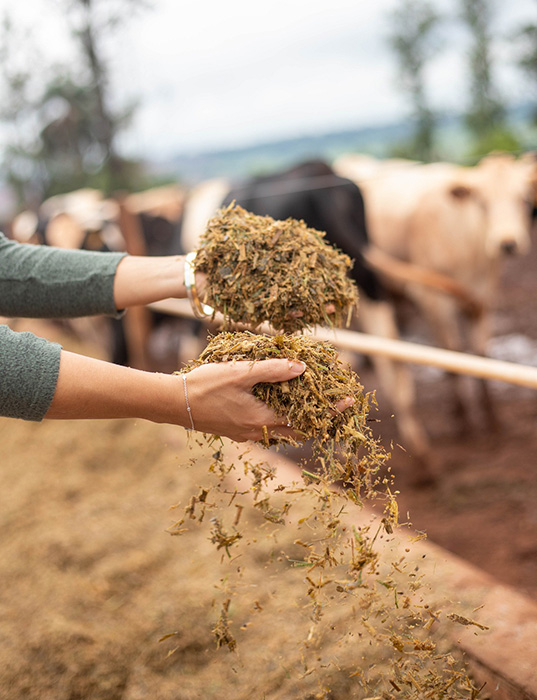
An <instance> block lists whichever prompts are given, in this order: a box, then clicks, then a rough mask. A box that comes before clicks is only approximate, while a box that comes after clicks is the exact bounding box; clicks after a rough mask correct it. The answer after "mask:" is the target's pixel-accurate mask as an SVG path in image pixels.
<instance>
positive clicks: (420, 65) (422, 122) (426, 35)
mask: <svg viewBox="0 0 537 700" xmlns="http://www.w3.org/2000/svg"><path fill="white" fill-rule="evenodd" d="M439 20H440V16H439V15H438V14H437V13H436V12H435V11H434V9H433V8H432V6H431V5H430V4H429V3H428V2H427V1H426V0H404V1H403V2H402V4H401V5H400V6H399V7H398V8H397V9H396V11H395V12H394V14H393V16H392V22H393V31H392V33H391V34H390V36H389V37H388V39H389V43H390V45H391V47H392V49H393V51H394V52H395V54H396V56H397V58H398V60H399V75H400V79H401V86H402V88H403V89H404V90H406V91H407V92H408V93H409V96H410V99H411V100H412V104H413V110H414V120H415V123H416V127H415V134H414V137H413V138H412V139H411V140H410V141H409V142H408V145H407V148H408V157H412V158H417V159H418V160H425V161H427V160H431V159H432V158H433V156H434V153H433V151H434V129H435V123H436V120H435V116H434V114H433V112H432V110H431V109H430V107H429V105H428V102H427V98H426V91H425V69H426V66H427V64H428V62H429V61H430V59H431V58H432V57H433V56H434V54H435V53H436V52H437V51H438V49H439V46H438V42H437V37H436V35H435V29H436V28H437V25H438V23H439Z"/></svg>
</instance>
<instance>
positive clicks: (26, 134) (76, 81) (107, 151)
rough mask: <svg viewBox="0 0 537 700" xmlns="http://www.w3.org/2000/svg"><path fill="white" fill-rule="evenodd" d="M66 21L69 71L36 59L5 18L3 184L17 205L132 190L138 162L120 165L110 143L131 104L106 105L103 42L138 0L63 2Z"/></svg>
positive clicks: (1, 53) (1, 41)
mask: <svg viewBox="0 0 537 700" xmlns="http://www.w3.org/2000/svg"><path fill="white" fill-rule="evenodd" d="M63 6H64V8H65V15H64V16H65V20H66V24H67V28H68V30H69V31H70V33H71V36H72V38H73V42H74V45H75V47H76V49H77V55H76V56H75V59H74V60H73V61H72V62H71V63H70V64H69V65H47V64H46V62H44V61H42V60H38V61H35V56H36V50H35V47H34V46H33V44H32V42H31V40H28V38H26V41H25V44H24V45H25V46H26V51H25V52H20V50H19V47H20V45H21V43H20V39H19V40H18V41H17V40H15V39H14V29H16V28H14V27H13V23H12V21H11V20H10V19H9V17H8V16H6V18H5V19H4V23H3V32H2V35H1V36H0V58H1V59H2V62H1V64H0V65H1V68H0V84H1V87H2V88H3V89H2V92H3V96H2V98H3V99H2V104H3V105H4V107H3V109H2V111H1V112H0V119H2V121H3V122H4V124H5V125H6V126H7V127H8V128H9V129H10V143H9V145H8V147H7V148H6V151H5V154H4V159H3V170H4V174H5V177H6V179H7V180H8V181H9V182H10V183H11V184H12V186H13V187H14V189H15V191H16V192H17V194H18V197H19V200H20V203H21V204H22V205H24V206H32V205H35V204H36V203H38V202H39V201H41V200H42V199H44V198H46V197H48V196H50V195H53V194H57V193H59V192H65V191H70V190H74V189H78V188H80V187H96V188H99V189H102V190H103V191H104V192H105V193H106V194H109V193H111V192H113V191H115V190H118V189H129V190H133V189H137V188H138V189H139V188H140V187H141V186H142V184H143V182H144V180H143V169H142V165H141V163H137V162H133V161H129V160H126V159H124V158H123V157H122V156H121V155H120V154H119V152H118V150H117V145H116V144H117V138H118V135H119V134H120V132H121V131H122V130H123V129H124V128H125V127H126V126H128V124H129V122H130V120H131V118H132V115H133V113H134V110H135V105H127V106H125V107H124V108H123V109H121V110H118V109H116V108H112V107H111V99H110V94H109V66H108V64H107V62H106V60H105V58H104V56H105V55H106V42H107V41H110V40H112V39H113V35H114V31H115V30H116V29H117V28H118V26H119V23H120V21H121V20H122V19H124V18H125V17H129V16H132V12H133V11H134V10H136V9H138V8H140V7H142V6H143V2H141V0H116V1H115V2H111V1H109V0H107V1H106V2H105V0H64V1H63Z"/></svg>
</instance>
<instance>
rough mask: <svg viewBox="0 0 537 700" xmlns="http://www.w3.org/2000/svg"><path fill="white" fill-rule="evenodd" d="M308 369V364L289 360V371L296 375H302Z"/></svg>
mask: <svg viewBox="0 0 537 700" xmlns="http://www.w3.org/2000/svg"><path fill="white" fill-rule="evenodd" d="M305 369H306V363H305V362H301V361H300V360H289V370H290V371H291V372H293V373H295V374H297V375H298V374H302V372H303V371H304V370H305Z"/></svg>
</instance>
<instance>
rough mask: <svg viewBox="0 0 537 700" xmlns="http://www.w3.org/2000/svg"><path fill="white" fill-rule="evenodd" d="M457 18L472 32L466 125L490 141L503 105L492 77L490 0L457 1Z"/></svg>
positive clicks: (501, 124)
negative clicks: (459, 11)
mask: <svg viewBox="0 0 537 700" xmlns="http://www.w3.org/2000/svg"><path fill="white" fill-rule="evenodd" d="M461 17H462V20H463V21H464V22H465V24H466V26H467V27H468V29H469V31H470V33H471V35H472V47H471V49H470V52H469V56H468V69H469V74H470V106H469V109H468V111H467V114H466V124H467V126H468V128H469V129H470V131H471V132H472V133H473V134H474V135H475V136H476V137H477V139H478V140H483V139H484V140H485V141H486V140H487V139H488V138H490V139H491V140H494V136H493V135H494V133H495V132H497V131H498V129H500V130H501V129H502V128H503V127H504V122H505V105H504V104H503V102H502V100H501V98H500V96H499V94H498V91H497V89H496V86H495V85H494V81H493V77H492V34H491V25H492V20H493V9H492V2H491V0H461ZM489 132H490V137H489V136H488V133H489Z"/></svg>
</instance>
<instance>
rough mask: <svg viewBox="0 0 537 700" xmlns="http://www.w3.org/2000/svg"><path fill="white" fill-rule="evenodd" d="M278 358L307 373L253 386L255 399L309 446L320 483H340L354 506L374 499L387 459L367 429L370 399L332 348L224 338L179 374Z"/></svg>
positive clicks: (303, 339) (300, 340) (239, 335)
mask: <svg viewBox="0 0 537 700" xmlns="http://www.w3.org/2000/svg"><path fill="white" fill-rule="evenodd" d="M279 357H281V358H286V359H290V360H300V361H302V362H305V364H306V370H305V371H304V373H303V374H301V375H300V376H298V377H295V378H294V379H291V380H289V381H287V382H263V383H259V384H256V385H255V386H254V387H253V390H252V391H253V393H254V395H255V396H256V397H257V398H259V399H261V400H262V401H264V402H265V403H266V404H267V405H268V406H270V407H271V408H272V409H273V410H274V411H275V412H276V413H277V414H278V415H281V416H284V417H286V418H287V419H288V420H289V422H290V423H291V425H292V426H293V428H294V429H295V431H297V432H298V433H300V434H301V436H303V439H304V441H305V440H310V439H311V440H312V449H313V453H314V455H315V456H316V457H317V458H318V461H319V465H320V468H321V471H320V472H319V473H320V474H321V475H322V477H323V478H324V479H327V480H328V481H329V482H333V481H338V482H343V483H344V484H345V487H346V489H347V490H348V491H350V493H353V494H354V500H356V501H359V500H360V499H361V496H362V495H366V494H367V495H368V496H370V495H372V492H374V491H375V486H376V480H377V478H378V473H379V470H380V468H381V467H382V466H383V464H384V463H385V461H386V454H385V452H384V451H383V450H382V448H381V447H380V445H378V443H377V442H376V441H375V440H374V438H373V437H372V435H371V431H370V430H369V428H368V426H367V416H368V412H369V408H370V397H369V396H368V395H366V394H364V390H363V387H362V385H361V384H360V382H359V379H358V376H357V375H356V374H355V373H354V372H353V371H352V369H351V368H350V367H348V366H345V365H344V364H343V363H342V362H341V361H340V360H339V359H338V355H337V351H336V349H335V348H334V347H333V346H332V345H331V344H330V343H328V342H326V341H319V340H316V339H314V338H310V337H307V336H300V335H277V336H275V337H272V336H268V335H256V334H254V333H250V332H248V331H244V332H234V333H228V332H222V333H219V334H218V335H216V336H215V337H214V338H212V339H211V340H210V342H209V343H208V345H207V347H206V348H205V350H204V351H203V352H202V353H201V355H200V356H199V358H198V359H197V360H194V361H193V362H192V363H190V364H189V365H188V366H187V367H185V368H184V370H183V371H189V370H191V369H193V368H194V367H197V366H199V365H201V364H206V363H212V362H228V361H233V360H250V361H253V362H255V361H257V360H265V359H270V358H279ZM349 396H350V397H352V398H353V399H354V403H353V405H352V406H349V407H348V408H346V409H345V410H344V411H342V412H338V411H336V410H335V409H334V407H335V405H336V404H337V403H338V401H340V400H341V399H345V398H346V397H349ZM285 441H286V438H280V437H278V438H269V436H268V435H267V436H266V437H265V440H264V442H265V444H266V445H269V444H277V443H279V442H285Z"/></svg>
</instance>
